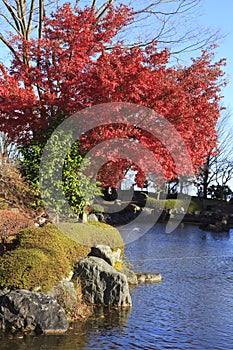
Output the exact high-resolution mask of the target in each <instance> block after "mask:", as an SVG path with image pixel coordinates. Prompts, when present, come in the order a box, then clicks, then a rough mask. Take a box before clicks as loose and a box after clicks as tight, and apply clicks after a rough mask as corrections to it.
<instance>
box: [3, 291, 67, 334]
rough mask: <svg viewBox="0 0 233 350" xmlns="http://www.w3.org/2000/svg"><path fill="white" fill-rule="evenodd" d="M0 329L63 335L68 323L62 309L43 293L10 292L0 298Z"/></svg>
mask: <svg viewBox="0 0 233 350" xmlns="http://www.w3.org/2000/svg"><path fill="white" fill-rule="evenodd" d="M0 327H1V328H3V329H10V330H22V331H35V332H36V333H55V334H57V333H59V334H60V333H65V332H66V331H67V329H68V322H67V318H66V314H65V311H64V309H63V308H62V307H61V306H60V305H59V304H58V303H57V301H56V300H55V299H54V298H52V297H51V296H49V295H46V294H43V293H35V292H29V291H27V290H23V289H21V290H16V291H11V292H9V293H7V294H5V295H3V296H1V297H0Z"/></svg>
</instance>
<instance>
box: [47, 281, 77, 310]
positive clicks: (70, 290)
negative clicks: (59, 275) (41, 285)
mask: <svg viewBox="0 0 233 350" xmlns="http://www.w3.org/2000/svg"><path fill="white" fill-rule="evenodd" d="M49 295H51V296H52V297H54V298H55V299H56V300H57V302H58V304H59V305H60V306H61V307H63V309H65V311H66V312H71V311H73V309H74V308H75V306H76V304H77V292H76V290H75V287H74V283H72V282H69V281H67V280H63V281H61V282H60V283H58V284H57V285H56V286H55V287H53V288H52V290H51V291H50V293H49Z"/></svg>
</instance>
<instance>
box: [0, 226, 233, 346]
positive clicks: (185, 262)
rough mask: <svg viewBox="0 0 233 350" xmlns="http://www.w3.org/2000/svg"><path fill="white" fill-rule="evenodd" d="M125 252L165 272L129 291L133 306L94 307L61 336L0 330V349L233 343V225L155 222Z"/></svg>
mask: <svg viewBox="0 0 233 350" xmlns="http://www.w3.org/2000/svg"><path fill="white" fill-rule="evenodd" d="M125 256H126V258H127V261H128V262H129V263H131V264H132V266H133V268H134V269H135V270H139V271H145V272H160V273H161V274H162V276H163V281H162V282H161V283H154V284H141V285H139V286H138V287H136V288H134V289H133V290H132V291H131V295H132V300H133V307H132V309H131V310H121V311H117V310H112V311H108V310H103V309H99V310H97V311H96V317H94V318H92V319H90V320H89V321H88V322H87V323H86V324H80V323H76V324H74V325H73V327H72V329H70V330H69V331H68V333H67V334H66V335H63V336H51V335H50V336H44V335H42V336H39V337H36V336H23V337H22V336H21V335H18V336H9V335H6V334H4V333H0V349H4V350H9V349H14V350H25V349H30V350H31V349H32V350H55V349H59V350H76V349H77V350H79V349H101V350H103V349H106V350H107V349H145V350H146V349H148V350H149V349H159V350H160V349H189V350H190V349H202V350H203V349H211V350H213V349H222V350H227V349H233V332H232V330H233V232H231V233H230V234H225V233H224V234H214V233H210V232H207V233H204V232H203V231H201V230H199V229H198V228H197V227H196V226H185V227H183V228H181V227H180V228H178V229H176V231H175V232H173V233H170V234H166V233H165V230H164V226H162V225H156V226H155V227H154V228H153V229H151V230H150V231H149V232H148V233H147V234H145V235H144V236H143V237H141V238H140V239H138V240H137V241H135V242H133V243H131V244H129V245H127V246H126V250H125Z"/></svg>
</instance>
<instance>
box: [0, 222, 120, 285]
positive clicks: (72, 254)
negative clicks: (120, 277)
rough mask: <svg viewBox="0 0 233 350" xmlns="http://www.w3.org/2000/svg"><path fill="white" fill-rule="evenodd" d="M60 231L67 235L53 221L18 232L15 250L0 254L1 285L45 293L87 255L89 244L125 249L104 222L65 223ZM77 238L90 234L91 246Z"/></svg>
mask: <svg viewBox="0 0 233 350" xmlns="http://www.w3.org/2000/svg"><path fill="white" fill-rule="evenodd" d="M64 230H66V231H64ZM62 231H63V232H66V234H63V233H61V232H60V231H59V230H58V229H57V228H56V227H55V226H54V225H52V224H48V225H46V226H44V227H40V228H36V227H32V228H28V229H25V230H23V231H21V232H20V233H19V234H18V235H17V238H16V240H15V242H14V249H13V250H11V251H7V252H5V253H4V254H3V255H2V256H1V257H0V287H7V288H12V289H18V288H24V289H28V290H35V289H39V290H40V291H43V292H48V291H49V290H51V288H52V287H53V286H54V285H55V284H57V283H58V282H59V281H61V280H62V279H63V278H64V277H66V276H68V275H69V273H70V271H71V270H72V269H73V266H74V263H75V262H76V261H77V260H78V259H79V258H80V257H85V256H87V254H88V253H89V252H90V247H91V245H92V243H94V244H97V243H99V244H100V243H101V244H108V245H110V246H112V247H113V248H116V249H117V248H118V247H120V248H121V249H122V252H123V251H124V249H123V248H124V244H123V240H122V238H121V235H120V233H119V231H118V230H117V229H115V228H113V227H111V226H109V225H106V224H102V223H94V224H79V223H76V224H69V223H66V224H64V225H63V230H62ZM68 236H69V237H68ZM80 237H82V238H83V237H85V238H86V237H89V238H88V239H89V240H90V245H88V244H87V245H83V244H80Z"/></svg>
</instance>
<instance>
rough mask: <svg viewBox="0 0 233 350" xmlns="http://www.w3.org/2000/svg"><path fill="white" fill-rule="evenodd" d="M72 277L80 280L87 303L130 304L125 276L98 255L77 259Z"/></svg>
mask: <svg viewBox="0 0 233 350" xmlns="http://www.w3.org/2000/svg"><path fill="white" fill-rule="evenodd" d="M73 278H74V279H75V280H77V279H78V280H80V282H81V287H82V293H83V297H84V300H85V301H86V302H87V303H90V304H94V305H107V306H115V307H130V306H131V305H132V301H131V297H130V294H129V287H128V282H127V279H126V276H125V275H124V274H122V273H120V272H118V271H116V270H115V269H114V268H113V267H112V266H110V264H108V263H107V262H106V261H105V260H103V259H101V258H99V257H95V256H90V257H87V258H84V259H81V260H79V261H78V262H77V263H76V265H75V269H74V277H73Z"/></svg>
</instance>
